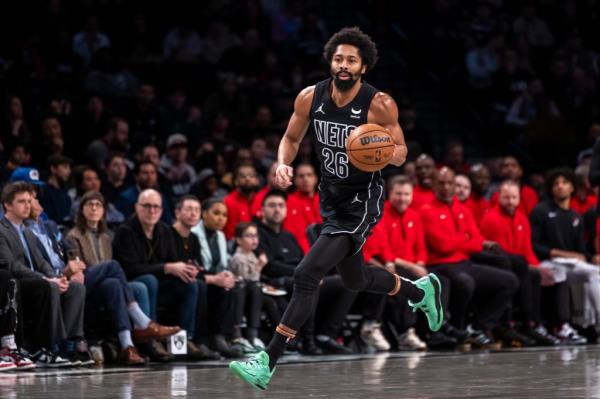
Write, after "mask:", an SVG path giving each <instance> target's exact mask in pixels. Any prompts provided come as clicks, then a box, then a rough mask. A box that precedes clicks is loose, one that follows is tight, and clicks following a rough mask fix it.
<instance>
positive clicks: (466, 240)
mask: <svg viewBox="0 0 600 399" xmlns="http://www.w3.org/2000/svg"><path fill="white" fill-rule="evenodd" d="M419 215H420V216H421V221H422V222H423V229H424V231H425V242H426V243H427V256H428V259H427V263H428V264H431V265H435V264H440V263H457V262H462V261H465V260H467V259H469V256H470V255H471V254H473V253H476V252H480V251H481V250H483V241H484V238H483V236H482V235H481V233H480V232H479V229H478V228H477V224H476V223H475V219H474V218H473V214H472V213H471V211H470V210H469V208H467V207H466V206H465V205H464V204H462V203H461V202H460V201H458V200H456V199H453V200H452V203H451V204H446V203H444V202H441V201H440V200H438V199H434V200H433V201H431V202H430V203H429V204H426V205H424V206H423V207H421V209H420V210H419Z"/></svg>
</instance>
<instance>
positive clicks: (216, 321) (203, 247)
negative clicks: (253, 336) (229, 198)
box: [190, 199, 243, 357]
mask: <svg viewBox="0 0 600 399" xmlns="http://www.w3.org/2000/svg"><path fill="white" fill-rule="evenodd" d="M227 217H228V216H227V207H226V206H225V203H224V202H223V201H221V200H218V199H208V200H205V201H204V202H203V203H202V220H201V221H200V222H199V223H198V224H197V225H196V226H195V227H194V228H192V232H193V233H194V235H195V236H196V237H198V241H199V247H200V257H201V262H200V264H201V265H202V266H203V268H204V270H205V275H204V279H205V281H206V286H207V287H206V289H207V291H206V295H207V297H208V304H210V307H208V308H204V309H201V311H202V312H203V313H202V314H203V315H205V317H203V318H202V319H203V320H204V319H206V320H208V323H207V324H208V325H207V330H208V332H207V333H208V334H210V335H211V336H212V339H211V347H212V349H213V350H215V351H217V352H219V353H221V354H222V355H223V356H225V357H239V356H241V355H242V354H243V351H242V350H240V349H239V348H236V347H233V346H232V345H231V344H230V343H229V342H227V338H226V337H227V336H229V337H232V336H233V334H234V332H235V330H236V328H235V327H236V326H235V323H236V319H235V316H236V314H237V313H236V312H237V310H236V309H237V306H238V305H239V302H238V299H237V297H236V293H235V292H233V291H232V290H231V289H232V288H233V287H234V285H235V276H234V275H233V273H231V271H230V270H229V253H228V252H227V241H226V239H225V234H224V233H223V228H224V227H225V224H226V223H227ZM190 242H191V241H190ZM193 259H194V258H193Z"/></svg>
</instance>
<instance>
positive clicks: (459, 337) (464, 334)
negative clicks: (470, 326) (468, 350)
mask: <svg viewBox="0 0 600 399" xmlns="http://www.w3.org/2000/svg"><path fill="white" fill-rule="evenodd" d="M442 332H443V333H444V334H445V335H447V336H448V337H452V338H454V339H456V342H457V343H459V344H460V343H462V342H464V341H465V340H466V339H467V338H468V337H469V333H468V331H467V330H461V329H459V328H456V327H454V326H453V325H452V324H450V323H444V325H443V326H442Z"/></svg>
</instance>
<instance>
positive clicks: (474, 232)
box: [419, 167, 519, 345]
mask: <svg viewBox="0 0 600 399" xmlns="http://www.w3.org/2000/svg"><path fill="white" fill-rule="evenodd" d="M454 177H455V174H454V172H453V171H452V170H451V169H449V168H447V167H444V168H442V169H440V171H439V172H438V174H437V177H436V180H435V184H434V191H435V195H436V199H435V200H433V201H432V202H430V203H429V204H427V205H424V206H423V207H422V208H421V209H420V212H419V214H420V216H421V220H422V221H423V229H424V231H425V241H426V243H427V255H428V261H427V263H428V264H427V266H428V269H429V270H430V271H431V272H434V273H439V274H441V275H443V276H446V277H447V278H448V279H449V280H450V283H451V292H450V313H451V319H450V323H451V324H452V325H454V326H455V327H457V328H459V329H464V328H465V318H466V315H467V309H468V307H469V305H470V304H471V303H472V304H473V305H474V307H475V308H476V309H477V319H476V323H475V326H476V327H480V328H482V329H486V330H488V329H490V330H491V329H492V328H494V327H497V326H498V322H499V321H500V318H501V317H502V316H503V314H504V312H505V311H506V304H507V303H510V301H511V299H512V297H513V295H514V293H515V292H516V291H517V288H518V286H519V282H518V280H517V278H516V277H515V276H514V275H513V274H512V273H511V272H507V271H504V270H500V269H496V268H493V267H490V266H485V265H482V264H475V263H472V262H471V261H470V260H469V257H470V256H471V255H473V254H475V253H478V252H481V251H482V250H483V249H492V248H495V247H497V245H498V244H497V243H495V242H492V241H486V240H485V239H484V238H483V236H482V235H481V233H480V232H479V229H478V228H477V225H476V224H475V220H474V219H473V215H472V214H471V211H470V210H469V209H468V208H467V207H466V206H465V205H463V204H462V203H460V202H459V201H458V200H456V198H455V197H454V185H455V182H454ZM476 337H477V340H475V342H474V343H476V344H477V345H479V344H481V345H487V344H489V343H491V342H489V339H488V340H486V339H485V337H482V336H481V334H479V333H477V334H476ZM488 338H489V337H488Z"/></svg>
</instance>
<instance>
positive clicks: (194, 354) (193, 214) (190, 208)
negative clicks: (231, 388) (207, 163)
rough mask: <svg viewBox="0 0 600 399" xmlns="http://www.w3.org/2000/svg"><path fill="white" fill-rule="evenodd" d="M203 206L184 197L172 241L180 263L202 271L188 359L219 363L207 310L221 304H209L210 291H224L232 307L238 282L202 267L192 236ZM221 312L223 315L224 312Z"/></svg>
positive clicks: (227, 274)
mask: <svg viewBox="0 0 600 399" xmlns="http://www.w3.org/2000/svg"><path fill="white" fill-rule="evenodd" d="M200 214H201V206H200V201H198V199H197V198H196V197H194V196H191V195H184V196H183V197H181V198H180V199H179V200H178V201H177V203H176V204H175V220H176V221H175V224H173V226H172V231H173V237H174V239H175V250H176V251H177V260H178V261H181V262H186V263H189V264H193V265H195V266H196V267H198V269H199V273H198V277H197V283H198V305H197V306H198V310H197V312H196V314H197V320H196V326H197V327H196V328H197V329H196V334H195V336H194V337H189V339H188V344H187V346H188V355H189V356H190V357H191V358H194V359H198V360H204V359H213V360H215V359H220V355H219V353H217V352H213V351H212V350H210V349H209V348H208V346H207V345H209V341H210V339H209V333H208V328H207V325H208V316H207V312H208V308H209V307H211V308H213V307H218V306H219V304H218V303H215V302H214V299H213V301H212V302H211V303H210V304H209V296H208V287H207V285H209V284H210V285H214V286H215V288H222V289H223V290H224V291H225V292H224V293H222V295H223V297H227V298H228V299H229V300H230V302H229V304H231V303H232V302H231V301H233V299H234V295H233V292H232V291H230V290H231V289H232V288H233V287H234V285H235V280H234V276H233V274H231V273H230V272H228V271H227V272H222V273H219V274H217V275H213V274H210V275H209V274H207V273H206V271H205V269H204V268H203V267H202V259H201V257H200V241H199V240H198V237H197V236H196V235H195V234H193V233H192V228H193V227H194V226H196V225H197V224H198V222H199V221H200ZM221 310H222V312H221ZM232 313H234V309H229V308H221V309H219V312H218V314H219V315H220V316H222V318H223V319H226V318H227V316H225V315H227V314H232ZM229 319H233V317H230V318H229Z"/></svg>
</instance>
